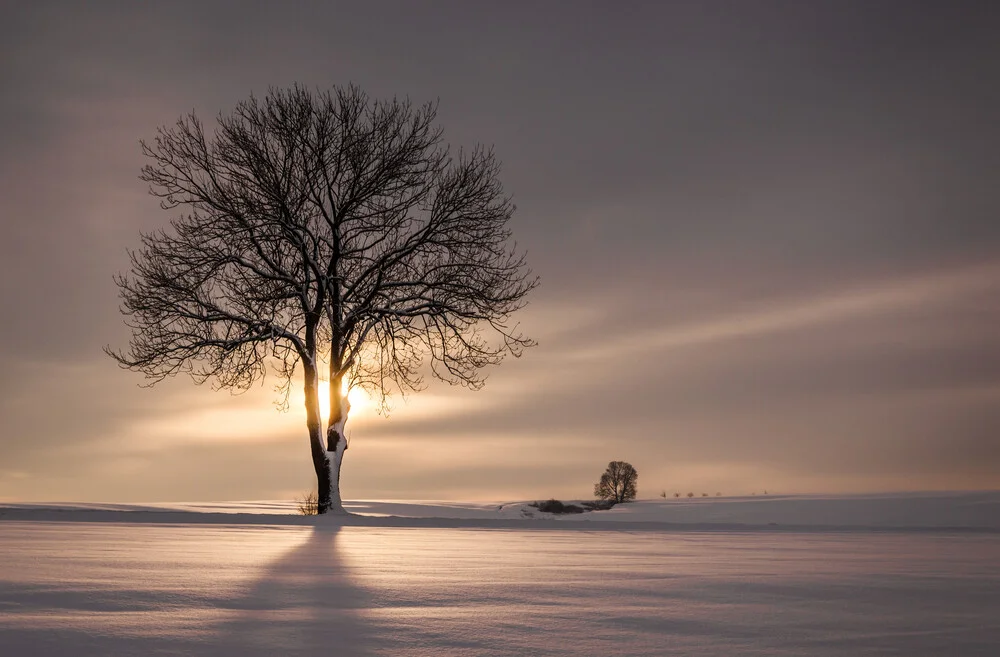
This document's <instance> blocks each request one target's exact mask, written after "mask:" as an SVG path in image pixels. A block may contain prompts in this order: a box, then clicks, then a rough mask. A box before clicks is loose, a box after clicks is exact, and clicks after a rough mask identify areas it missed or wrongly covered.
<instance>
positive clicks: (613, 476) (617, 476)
mask: <svg viewBox="0 0 1000 657" xmlns="http://www.w3.org/2000/svg"><path fill="white" fill-rule="evenodd" d="M638 482H639V473H638V472H636V471H635V468H633V467H632V465H631V464H629V463H626V462H625V461H612V462H611V463H608V468H607V470H605V471H604V474H602V475H601V480H600V481H599V482H597V483H596V484H594V495H596V496H597V497H599V498H600V499H602V500H611V501H612V502H615V503H621V502H628V501H629V500H634V499H635V494H636V484H637V483H638Z"/></svg>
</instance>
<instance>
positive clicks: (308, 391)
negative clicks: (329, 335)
mask: <svg viewBox="0 0 1000 657" xmlns="http://www.w3.org/2000/svg"><path fill="white" fill-rule="evenodd" d="M304 369H305V397H306V427H307V428H308V429H309V450H310V452H311V453H312V461H313V469H314V470H315V471H316V492H317V505H316V507H317V508H316V510H317V512H318V513H326V512H327V511H328V510H330V508H331V505H332V499H331V492H330V467H329V465H328V461H327V456H326V449H325V446H324V442H323V427H322V424H323V420H322V416H321V414H320V410H319V409H320V406H319V376H318V375H317V372H316V370H315V369H314V368H311V367H308V366H306V367H305V368H304ZM338 489H339V484H338ZM339 506H340V494H339V492H338V494H337V507H339Z"/></svg>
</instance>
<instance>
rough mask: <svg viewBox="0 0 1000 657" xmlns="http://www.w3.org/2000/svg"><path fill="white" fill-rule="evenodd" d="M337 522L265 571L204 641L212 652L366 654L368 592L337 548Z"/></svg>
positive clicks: (369, 636) (243, 654)
mask: <svg viewBox="0 0 1000 657" xmlns="http://www.w3.org/2000/svg"><path fill="white" fill-rule="evenodd" d="M339 532H340V527H338V526H325V525H320V526H316V527H313V528H312V530H311V534H310V536H309V538H308V540H306V541H305V542H304V543H303V544H302V545H300V546H299V547H297V548H294V549H292V550H291V551H289V552H288V553H286V554H285V555H284V556H282V557H281V558H279V559H278V560H277V561H275V562H273V563H271V564H270V565H268V566H267V568H266V569H265V570H264V572H263V574H262V575H261V576H260V579H259V580H258V581H257V583H256V584H254V585H253V587H252V588H251V590H250V592H249V593H248V594H247V595H246V596H244V597H242V598H240V599H238V600H235V601H234V602H233V603H232V605H231V608H232V609H234V610H238V615H237V616H236V617H235V618H232V619H231V620H229V621H226V622H224V623H222V625H221V626H220V627H219V629H218V630H217V631H216V632H215V633H214V635H213V636H212V637H210V638H207V640H206V641H205V647H206V648H210V653H211V654H212V655H221V656H228V655H233V656H237V655H239V656H240V657H255V656H261V657H264V656H267V657H272V656H274V655H324V656H329V655H350V656H355V655H356V656H358V657H363V656H364V655H368V654H370V650H369V644H370V641H371V639H372V638H373V636H372V635H373V628H372V627H371V626H370V625H369V624H368V623H367V622H366V620H365V618H364V615H363V614H364V609H365V608H366V607H368V606H369V597H368V595H367V594H366V593H365V592H364V591H363V590H362V589H360V588H358V587H356V586H354V585H353V584H352V583H351V581H350V579H349V577H348V574H347V572H346V567H345V563H344V561H343V559H342V558H341V556H340V554H339V553H338V549H337V535H338V534H339Z"/></svg>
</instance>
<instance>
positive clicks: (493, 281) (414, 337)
mask: <svg viewBox="0 0 1000 657" xmlns="http://www.w3.org/2000/svg"><path fill="white" fill-rule="evenodd" d="M435 117H436V105H433V104H427V105H423V106H420V107H414V106H413V105H411V104H410V103H409V102H408V101H400V100H397V99H393V100H389V101H380V100H375V101H372V100H371V99H369V97H368V96H367V95H366V94H364V93H363V92H362V91H361V90H360V89H358V88H357V87H355V86H349V87H345V88H334V89H333V90H332V91H329V92H312V91H310V90H307V89H305V88H302V87H298V86H296V87H293V88H291V89H288V90H277V89H275V90H271V91H269V92H268V93H267V95H266V96H264V97H263V98H260V99H258V98H255V97H251V98H250V99H249V100H246V101H243V102H241V103H239V104H238V105H237V106H236V108H235V109H234V110H233V111H232V113H230V114H228V115H220V116H219V118H218V121H217V126H216V127H215V129H214V130H211V131H209V130H206V127H205V126H204V125H203V123H202V121H201V120H200V119H199V118H198V117H197V116H196V115H195V114H194V113H192V114H190V115H187V116H184V117H182V118H181V119H180V120H179V121H178V122H177V123H176V124H175V125H173V126H169V127H164V128H161V129H160V130H159V131H158V133H157V136H156V138H155V140H154V141H153V142H152V143H145V142H144V143H143V144H142V148H143V153H144V154H145V155H146V157H147V158H148V163H147V164H146V166H145V167H144V168H143V169H142V174H141V176H140V177H141V179H142V180H143V181H145V182H147V183H148V184H149V189H150V193H151V194H153V195H154V196H156V197H158V198H159V199H160V200H161V206H162V207H163V208H164V209H166V210H175V211H177V213H178V215H177V217H176V218H175V219H173V220H172V221H171V224H170V229H168V230H161V231H156V232H153V233H149V234H144V235H142V238H141V239H142V246H141V247H140V248H139V249H138V250H137V251H135V252H131V253H130V258H131V271H130V272H129V273H128V274H126V275H122V276H119V277H117V278H116V283H117V284H118V286H119V288H120V291H121V298H122V312H123V313H124V314H125V316H126V318H127V319H126V323H127V324H128V326H129V327H131V329H132V338H131V341H130V343H129V347H128V349H126V350H112V349H111V348H108V349H107V351H108V353H109V354H110V355H111V356H112V357H113V358H115V360H117V361H118V363H119V364H121V365H122V366H123V367H126V368H128V369H132V370H135V371H139V372H142V373H143V374H145V375H146V376H147V377H148V378H149V379H150V380H151V381H152V383H156V382H158V381H160V380H162V379H163V378H165V377H168V376H172V375H175V374H177V373H179V372H186V373H188V374H190V375H191V376H192V377H193V378H194V379H195V381H196V382H198V383H202V382H204V381H206V380H212V381H214V382H215V384H216V385H218V386H219V387H225V388H233V389H237V390H244V389H246V388H248V387H249V386H251V385H252V384H253V383H254V382H256V381H258V380H260V379H261V378H262V377H263V376H264V375H265V373H266V372H267V371H268V370H271V371H273V372H275V373H277V374H278V376H279V380H280V381H281V385H280V389H281V390H282V392H283V393H284V394H285V399H286V400H287V393H288V391H289V390H290V386H291V384H292V381H293V377H294V375H295V374H296V372H297V371H301V373H302V375H303V385H304V389H305V397H306V424H307V427H308V429H309V435H310V445H311V449H312V454H313V462H314V465H315V468H316V473H317V477H318V480H319V510H320V512H324V511H326V510H328V509H330V508H336V507H339V506H340V495H339V486H338V484H337V482H338V481H339V474H340V459H341V458H342V457H343V450H344V449H346V446H347V445H346V439H345V438H344V435H343V430H344V423H345V422H346V419H347V414H348V411H349V404H348V403H347V399H346V395H342V392H341V383H342V382H343V381H344V380H345V379H346V380H347V381H348V382H349V385H350V386H352V387H353V386H359V387H362V388H365V389H367V390H368V392H369V393H371V394H372V396H373V397H375V398H376V399H378V400H380V401H381V402H382V405H383V407H384V404H385V400H386V396H387V395H388V394H390V393H391V392H393V391H399V392H406V391H410V390H416V389H419V388H420V387H422V384H423V379H422V375H423V373H424V371H425V370H424V368H423V365H424V364H429V372H430V373H431V374H432V375H433V376H436V377H438V378H440V379H442V380H445V381H448V382H450V383H453V384H461V385H465V386H469V387H472V388H479V387H481V386H482V385H483V382H484V376H483V373H482V370H483V368H485V367H487V366H489V365H495V364H497V363H499V362H500V361H501V360H502V359H503V358H504V356H506V355H508V354H512V355H514V356H519V355H520V354H521V352H522V350H523V349H524V348H525V347H527V346H530V345H531V344H532V342H531V340H529V339H528V338H526V337H525V336H523V335H522V334H521V333H520V332H519V331H518V329H517V326H516V324H513V323H512V322H511V316H512V314H513V313H514V312H515V311H517V310H518V309H520V308H521V307H523V306H524V304H525V299H526V295H527V294H528V292H529V291H530V290H531V289H532V288H534V287H535V286H536V285H537V279H536V278H535V277H534V276H532V274H531V272H530V270H529V269H528V268H527V266H526V264H525V260H524V255H523V253H521V252H519V251H518V250H517V249H516V246H515V245H514V244H513V243H512V241H511V238H512V235H511V230H510V228H509V226H508V222H509V220H510V218H511V216H512V214H513V212H514V206H513V204H512V203H511V201H510V198H509V197H508V196H507V195H506V194H505V193H504V191H503V188H502V186H501V184H500V181H499V177H498V176H499V172H500V164H499V162H498V161H497V159H496V158H495V157H494V154H493V151H492V150H491V149H488V148H482V147H476V148H473V149H472V150H471V151H467V152H465V151H458V152H457V153H454V154H453V153H452V152H451V150H450V149H449V147H448V146H447V145H444V144H443V143H442V139H441V136H442V132H441V129H440V128H438V127H437V126H436V125H435ZM300 367H301V370H298V368H300ZM321 375H323V378H328V380H329V381H330V396H331V403H330V406H331V409H332V411H331V414H330V418H329V421H328V423H327V430H326V432H325V433H326V435H325V440H324V435H323V432H322V430H321V428H320V423H321V418H320V414H319V413H320V412H319V403H318V396H317V395H318V381H319V378H320V376H321Z"/></svg>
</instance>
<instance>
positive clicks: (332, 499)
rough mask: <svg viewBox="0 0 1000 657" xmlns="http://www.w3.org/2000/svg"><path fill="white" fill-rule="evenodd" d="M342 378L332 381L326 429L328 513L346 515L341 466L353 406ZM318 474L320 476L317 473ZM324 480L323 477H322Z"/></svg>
mask: <svg viewBox="0 0 1000 657" xmlns="http://www.w3.org/2000/svg"><path fill="white" fill-rule="evenodd" d="M341 386H342V382H341V379H340V378H334V379H332V380H331V381H330V421H329V424H327V428H326V454H325V458H326V464H325V467H326V480H327V486H328V489H329V495H328V504H327V506H326V511H329V512H331V513H345V511H344V504H343V501H342V500H341V497H340V466H341V464H342V463H343V462H344V451H345V450H346V449H347V436H346V435H344V426H345V425H346V424H347V415H348V413H350V410H351V404H350V402H349V401H347V395H345V394H343V391H342V387H341ZM317 474H319V473H318V472H317ZM321 479H322V477H321ZM320 499H322V498H320Z"/></svg>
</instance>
